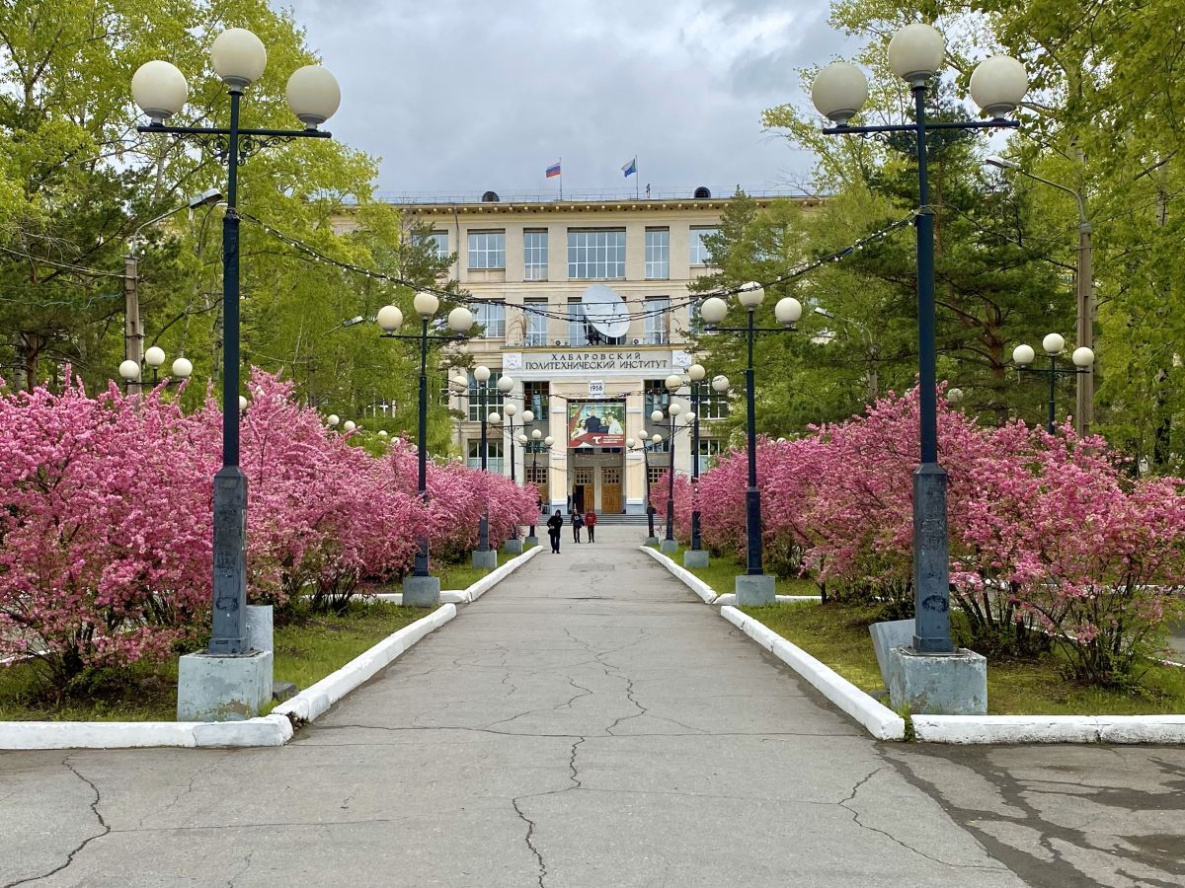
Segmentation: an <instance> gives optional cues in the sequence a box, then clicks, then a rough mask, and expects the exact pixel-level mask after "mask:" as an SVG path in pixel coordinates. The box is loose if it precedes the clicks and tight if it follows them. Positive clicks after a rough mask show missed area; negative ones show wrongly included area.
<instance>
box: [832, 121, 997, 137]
mask: <svg viewBox="0 0 1185 888" xmlns="http://www.w3.org/2000/svg"><path fill="white" fill-rule="evenodd" d="M1019 127H1020V121H1018V120H1003V119H996V120H965V121H959V122H950V123H930V122H929V121H926V123H925V129H926V131H927V132H929V131H930V130H960V129H1017V128H1019ZM917 131H918V125H917V124H916V123H889V124H884V125H881V126H828V127H824V128H823V134H824V135H827V136H842V135H861V134H864V133H916V132H917Z"/></svg>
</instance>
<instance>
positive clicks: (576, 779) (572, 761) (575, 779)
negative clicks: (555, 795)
mask: <svg viewBox="0 0 1185 888" xmlns="http://www.w3.org/2000/svg"><path fill="white" fill-rule="evenodd" d="M586 739H587V738H585V737H581V738H580V739H579V740H577V741H576V742H575V743H573V744H572V755H571V757H570V758H569V759H568V770H570V771H571V772H572V776H571V778H569V779H571V781H572V783H573V784H575V785H574V786H573V787H572V788H573V789H583V787H584V784H583V783H581V782H580V774H579V772H578V771H577V770H576V749H577V747H579V746H580V744H581V743H583V742H584V741H585V740H586Z"/></svg>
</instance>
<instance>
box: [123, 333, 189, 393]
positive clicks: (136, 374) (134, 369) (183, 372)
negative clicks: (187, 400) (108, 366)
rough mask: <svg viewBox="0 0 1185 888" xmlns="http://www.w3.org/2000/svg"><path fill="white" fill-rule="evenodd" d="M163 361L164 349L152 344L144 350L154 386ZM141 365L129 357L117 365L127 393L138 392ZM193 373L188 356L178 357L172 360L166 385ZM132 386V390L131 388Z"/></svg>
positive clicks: (141, 376) (184, 378)
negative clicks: (171, 370)
mask: <svg viewBox="0 0 1185 888" xmlns="http://www.w3.org/2000/svg"><path fill="white" fill-rule="evenodd" d="M164 362H165V350H164V349H163V348H161V347H160V346H157V345H153V346H150V347H149V348H148V350H147V351H146V352H144V363H145V364H147V365H148V366H149V367H150V368H151V369H152V385H153V387H154V388H155V387H156V384H157V381H158V379H159V372H160V368H161V365H162V364H164ZM142 370H143V368H142V366H141V364H140V362H139V361H133V360H131V359H130V358H129V359H128V360H126V361H124V362H123V363H121V364H120V365H119V375H120V376H121V377H122V378H123V381H124V385H125V386H126V388H127V390H128V393H129V394H138V393H139V392H140V386H141V385H143V373H142ZM192 375H193V362H192V361H190V360H189V358H178V359H177V360H175V361H174V362H173V373H172V376H170V377H169V378H168V379H167V380H166V385H172V384H174V383H179V382H184V381H185V380H186V379H189V377H190V376H192ZM133 387H134V390H133Z"/></svg>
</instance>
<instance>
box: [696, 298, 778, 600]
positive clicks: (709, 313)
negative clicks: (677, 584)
mask: <svg viewBox="0 0 1185 888" xmlns="http://www.w3.org/2000/svg"><path fill="white" fill-rule="evenodd" d="M737 300H738V301H739V302H740V303H741V306H742V307H743V308H744V309H745V310H746V312H747V314H748V323H747V325H746V326H744V327H721V326H719V324H720V322H721V321H723V320H724V316H725V315H726V314H727V313H728V303H726V302H725V301H724V300H723V299H721V298H720V297H718V296H713V297H711V298H710V299H706V300H704V304H703V305H702V306H701V307H700V317H701V318H703V321H704V323H705V324H706V325H707V326H708V329H709V331H710V332H722V333H743V334H744V335H745V341H746V344H747V346H748V360H747V362H746V364H745V408H746V413H747V415H746V417H745V431H746V434H747V438H748V441H747V444H748V451H749V453H748V457H749V479H748V480H749V486H748V488H747V489H746V490H745V536H746V558H745V573H744V575H742V576H738V577H737V578H736V581H735V582H736V585H735V587H734V588H735V591H736V596H737V604H738V605H762V604H773V603H774V601H775V600H776V593H775V591H774V589H775V586H776V584H777V579H776V578H775V577H772V576H770V575H768V574H766V573H765V572H764V571H763V570H762V567H761V491H759V490H758V489H757V416H756V413H757V408H756V397H755V394H754V389H755V385H754V372H753V341H754V339H755V338H756V336H757V334H758V333H785V332H788V331H790V330H792V329H793V328H794V324H795V323H796V322H797V321H798V319H799V318H801V317H802V305H801V304H800V303H799V301H798V300H797V299H795V298H793V297H791V296H786V297H785V298H783V299H779V300H778V303H777V305H775V306H774V317H775V318H776V319H777V321H778V323H779V324H781V325H782V326H781V327H757V326H755V325H754V316H755V313H756V311H757V306H759V305H761V303H762V302H763V301H764V300H765V290H764V289H763V288H762V286H761V285H760V284H758V283H755V282H752V281H751V282H749V283H747V284H745V285H744V286H742V287H741V288H740V289H739V290H738V291H737Z"/></svg>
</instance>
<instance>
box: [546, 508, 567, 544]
mask: <svg viewBox="0 0 1185 888" xmlns="http://www.w3.org/2000/svg"><path fill="white" fill-rule="evenodd" d="M563 526H564V516H563V515H561V514H560V510H559V509H556V510H555V514H554V515H552V516H551V517H550V518H548V519H547V535H548V536H549V537H551V554H552V555H559V554H560V530H561V529H563Z"/></svg>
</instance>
